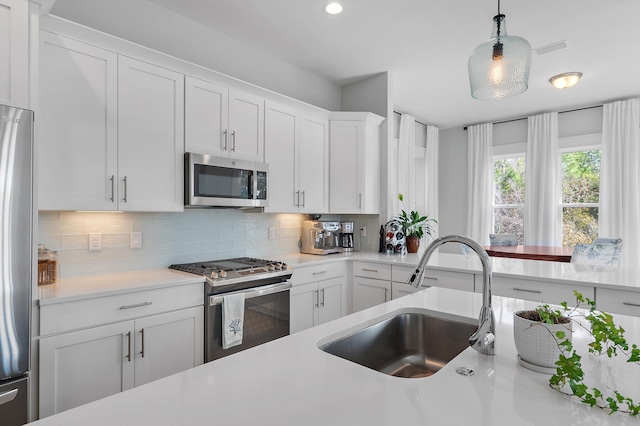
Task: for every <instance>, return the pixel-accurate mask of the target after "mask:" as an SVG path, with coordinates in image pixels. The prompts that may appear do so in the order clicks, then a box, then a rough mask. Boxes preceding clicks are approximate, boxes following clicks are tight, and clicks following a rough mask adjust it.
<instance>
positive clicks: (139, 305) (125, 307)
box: [120, 302, 153, 309]
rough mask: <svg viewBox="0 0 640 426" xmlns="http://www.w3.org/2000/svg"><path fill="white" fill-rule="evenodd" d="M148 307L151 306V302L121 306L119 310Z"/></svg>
mask: <svg viewBox="0 0 640 426" xmlns="http://www.w3.org/2000/svg"><path fill="white" fill-rule="evenodd" d="M149 305H153V302H142V303H136V304H135V305H123V306H120V309H131V308H140V307H142V306H149Z"/></svg>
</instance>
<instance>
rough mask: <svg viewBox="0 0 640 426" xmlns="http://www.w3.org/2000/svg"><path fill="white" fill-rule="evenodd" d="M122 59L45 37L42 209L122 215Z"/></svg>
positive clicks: (40, 159) (40, 148)
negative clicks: (119, 119) (118, 199)
mask: <svg viewBox="0 0 640 426" xmlns="http://www.w3.org/2000/svg"><path fill="white" fill-rule="evenodd" d="M117 60H118V58H117V55H116V54H114V53H112V52H108V51H106V50H102V49H99V48H96V47H93V46H90V45H87V44H84V43H80V42H77V41H75V40H72V39H69V38H65V37H61V36H58V35H54V34H51V33H49V32H46V31H41V32H40V67H41V71H40V111H41V115H40V119H39V121H40V130H39V135H41V137H40V141H39V143H38V177H39V182H38V185H39V187H38V197H39V205H38V208H39V209H41V210H116V208H117V203H116V194H115V192H116V179H117V173H118V169H117V143H118V139H117V137H118V135H117V128H118V127H117V126H118V123H117V114H116V111H117V107H118V105H117V95H118V92H117V84H118V74H117V73H118V65H117V64H118V62H117Z"/></svg>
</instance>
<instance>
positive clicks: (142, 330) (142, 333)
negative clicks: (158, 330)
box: [140, 328, 144, 358]
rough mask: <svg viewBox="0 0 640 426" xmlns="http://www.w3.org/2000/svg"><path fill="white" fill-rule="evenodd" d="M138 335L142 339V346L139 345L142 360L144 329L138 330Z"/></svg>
mask: <svg viewBox="0 0 640 426" xmlns="http://www.w3.org/2000/svg"><path fill="white" fill-rule="evenodd" d="M140 335H141V337H142V344H141V345H140V355H142V358H144V328H141V329H140Z"/></svg>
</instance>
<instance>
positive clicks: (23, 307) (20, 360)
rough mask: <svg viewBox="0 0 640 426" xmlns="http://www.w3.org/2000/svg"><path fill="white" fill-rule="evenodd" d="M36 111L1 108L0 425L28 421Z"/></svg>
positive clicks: (2, 106)
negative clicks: (34, 114)
mask: <svg viewBox="0 0 640 426" xmlns="http://www.w3.org/2000/svg"><path fill="white" fill-rule="evenodd" d="M32 146H33V112H31V111H28V110H23V109H18V108H13V107H8V106H4V105H0V424H2V425H3V426H6V425H22V424H24V423H26V422H27V420H28V385H29V343H30V324H31V277H32V222H33V204H32V203H33V195H32V193H33V191H32V182H33V178H32V176H33V161H32Z"/></svg>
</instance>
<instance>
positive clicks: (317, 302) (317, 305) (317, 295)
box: [315, 290, 320, 308]
mask: <svg viewBox="0 0 640 426" xmlns="http://www.w3.org/2000/svg"><path fill="white" fill-rule="evenodd" d="M315 293H316V308H319V307H320V291H319V290H316V291H315Z"/></svg>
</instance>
